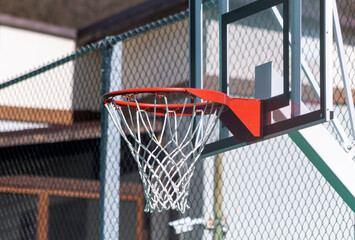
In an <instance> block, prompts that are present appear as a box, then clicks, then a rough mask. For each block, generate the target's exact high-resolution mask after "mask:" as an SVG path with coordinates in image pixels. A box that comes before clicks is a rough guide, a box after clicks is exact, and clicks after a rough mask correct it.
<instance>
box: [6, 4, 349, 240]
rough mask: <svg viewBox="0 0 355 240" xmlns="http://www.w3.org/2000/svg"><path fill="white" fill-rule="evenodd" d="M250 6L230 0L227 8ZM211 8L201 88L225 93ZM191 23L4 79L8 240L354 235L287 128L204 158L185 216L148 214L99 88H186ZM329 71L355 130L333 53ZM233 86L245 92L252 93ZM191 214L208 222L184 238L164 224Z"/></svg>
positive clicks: (176, 19) (342, 207)
mask: <svg viewBox="0 0 355 240" xmlns="http://www.w3.org/2000/svg"><path fill="white" fill-rule="evenodd" d="M246 2H248V1H231V5H232V6H231V8H232V7H238V6H241V5H243V4H245V3H246ZM249 2H250V1H249ZM348 3H349V2H348V1H338V9H339V15H340V19H341V24H342V26H344V28H343V38H344V44H345V47H346V59H347V62H346V64H347V65H348V69H349V76H350V78H351V79H350V80H351V81H352V82H351V84H352V87H353V88H354V87H355V86H354V84H355V83H354V78H353V76H355V73H354V71H355V70H354V67H353V66H354V65H355V62H354V59H355V38H354V29H355V28H354V19H353V16H354V15H355V12H354V8H351V7H348ZM304 8H305V9H304V10H305V11H310V12H312V8H309V7H307V5H305V6H304ZM314 11H316V10H314ZM203 13H204V15H203V19H204V39H205V41H204V54H205V58H204V63H205V69H204V88H207V89H214V90H217V89H218V71H219V70H218V68H219V65H218V62H219V58H218V45H214V44H215V43H218V39H219V35H218V9H217V3H216V2H208V3H206V4H205V5H204V11H203ZM188 20H189V19H188V12H187V11H185V12H182V13H179V14H176V15H174V16H171V17H169V18H165V19H162V20H160V21H157V22H154V23H151V24H148V25H146V26H143V27H141V28H138V29H134V30H133V31H130V32H127V33H125V34H122V35H119V36H114V37H108V38H105V39H103V40H102V41H100V42H98V43H95V44H92V45H89V46H86V47H84V48H81V49H79V50H77V51H76V52H75V53H73V54H72V55H69V56H67V57H65V58H62V59H60V60H58V61H55V62H53V63H52V64H49V65H46V66H44V67H41V68H38V69H37V70H35V71H32V72H29V73H27V74H24V75H21V76H19V77H17V78H14V79H12V80H9V81H7V80H2V81H1V84H0V139H1V140H0V152H1V155H0V171H1V175H0V239H41V240H42V239H99V238H100V237H101V238H103V239H139V240H143V239H355V226H354V225H355V215H354V212H353V211H352V210H351V209H350V207H349V206H348V205H347V204H346V203H345V202H344V201H343V199H342V198H341V197H340V196H339V195H338V194H337V192H336V191H335V190H334V189H333V188H332V187H331V186H330V184H329V183H327V181H326V180H325V179H324V177H323V176H322V175H321V174H320V173H319V172H318V170H317V169H316V168H315V167H314V166H313V165H312V163H311V162H310V161H309V160H308V159H307V157H306V156H305V155H304V154H303V153H302V151H300V150H299V149H298V147H297V146H296V144H295V143H294V142H293V141H292V140H291V138H290V137H288V136H287V135H283V136H280V137H276V138H273V139H270V140H266V141H262V142H259V143H257V144H254V145H250V146H246V147H242V148H239V149H236V150H232V151H228V152H225V153H222V154H219V155H217V156H213V157H209V158H206V159H201V160H200V161H198V163H197V165H196V169H195V173H194V176H193V178H192V182H191V186H190V193H189V198H188V205H189V206H190V208H189V209H188V210H187V211H186V212H185V213H184V214H181V213H177V212H175V211H171V210H170V211H163V212H160V213H159V212H153V213H147V212H144V205H145V203H144V201H145V200H144V194H143V187H142V182H141V180H140V177H139V174H138V169H137V165H136V163H135V160H134V159H133V157H132V156H131V153H130V152H129V149H128V147H127V145H126V144H125V142H124V141H123V140H121V138H120V136H119V134H118V133H117V131H116V129H115V128H114V126H113V124H112V122H111V121H110V119H109V118H108V115H107V113H106V111H104V109H103V102H102V95H103V94H104V93H105V92H108V91H111V90H118V89H129V88H142V87H145V88H146V87H167V86H169V87H172V86H181V87H188V86H189V64H188V63H189V30H188ZM244 25H250V24H249V23H244ZM305 26H307V25H306V24H305ZM261 28H262V27H261ZM274 28H275V29H277V26H274ZM303 31H304V34H305V35H311V33H310V32H308V31H310V30H309V29H307V28H306V27H304V29H303ZM311 37H312V36H310V38H311ZM254 40H255V41H258V40H257V39H254V38H250V39H249V41H254ZM255 44H256V43H255ZM258 44H259V43H258ZM305 44H306V45H307V44H310V45H312V44H314V43H312V42H311V41H309V42H306V43H305ZM275 48H278V46H277V45H275ZM310 48H311V47H308V49H310ZM304 49H307V46H305V48H304ZM317 54H318V53H315V52H314V53H313V52H309V53H308V55H310V56H312V55H314V58H316V57H317ZM334 56H337V52H336V50H334ZM314 71H319V67H318V68H317V67H315V70H314ZM333 75H334V79H335V82H334V86H333V92H334V104H335V115H336V116H337V117H338V119H339V121H340V123H341V125H342V126H343V127H344V130H345V132H346V133H348V137H349V138H350V137H351V135H350V133H351V129H350V125H349V118H348V115H347V110H346V99H345V95H344V86H343V84H342V83H341V81H340V79H341V69H340V67H339V59H338V58H337V57H335V59H334V71H333ZM246 77H247V76H246ZM231 82H232V81H231ZM239 83H240V82H239ZM233 84H237V82H234V83H233ZM233 84H232V85H231V86H230V87H231V89H238V87H239V88H241V89H242V90H243V91H245V92H246V93H245V94H244V95H248V94H251V91H253V89H252V88H253V86H248V85H243V86H242V87H240V86H237V85H236V86H233ZM249 88H250V89H249ZM175 100H176V101H177V100H178V99H172V101H175ZM327 127H328V129H329V130H330V131H332V134H333V135H334V136H335V137H336V136H337V135H336V132H335V131H334V130H333V128H332V126H330V125H329V126H328V125H327ZM217 135H218V134H216V136H213V137H212V139H211V141H214V140H216V137H217ZM142 138H143V140H142V141H147V140H148V135H145V134H144V132H143V133H142ZM144 138H146V139H144ZM217 182H218V183H219V184H220V185H218V187H215V185H216V183H217ZM183 217H191V218H193V219H195V218H202V219H204V220H205V221H207V222H209V223H210V224H209V225H208V226H210V227H209V228H208V227H206V225H195V226H194V227H193V230H192V231H189V232H186V233H181V234H176V233H175V231H174V229H173V228H172V227H171V226H169V224H168V223H169V222H171V221H173V220H176V219H180V218H183Z"/></svg>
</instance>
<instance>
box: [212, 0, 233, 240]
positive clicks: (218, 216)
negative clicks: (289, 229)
mask: <svg viewBox="0 0 355 240" xmlns="http://www.w3.org/2000/svg"><path fill="white" fill-rule="evenodd" d="M228 9H229V0H219V1H218V11H219V88H220V91H221V92H224V93H226V94H228V93H229V84H228V81H229V75H228V46H227V44H228V40H227V39H228V28H226V29H223V27H222V15H223V14H224V13H226V12H228ZM222 31H227V33H226V34H225V36H227V39H222V35H223V34H222ZM224 54H226V55H227V62H226V63H224V64H225V66H223V59H224ZM228 135H229V131H228V129H227V128H226V127H225V126H223V125H221V127H220V133H219V138H220V139H224V138H226V137H228ZM222 160H223V153H219V154H217V155H216V158H215V162H214V194H213V212H214V228H213V240H222V239H223V238H224V232H223V225H222V224H223V223H222V221H223V210H222V204H223V195H222V189H223V179H222V174H223V163H222Z"/></svg>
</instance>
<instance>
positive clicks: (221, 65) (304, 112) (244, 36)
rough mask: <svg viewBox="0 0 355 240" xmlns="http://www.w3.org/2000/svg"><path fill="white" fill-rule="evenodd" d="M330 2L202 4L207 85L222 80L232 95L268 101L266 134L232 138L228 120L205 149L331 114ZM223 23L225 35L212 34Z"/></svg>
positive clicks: (251, 139) (288, 129)
mask: <svg viewBox="0 0 355 240" xmlns="http://www.w3.org/2000/svg"><path fill="white" fill-rule="evenodd" d="M329 4H331V3H329V1H324V0H321V1H293V0H271V1H266V0H259V1H241V0H240V1H229V3H228V1H220V2H219V5H218V7H216V8H215V9H208V8H205V9H204V14H205V18H204V19H207V20H205V21H206V22H204V29H206V30H205V31H206V32H205V36H206V39H204V41H205V44H204V45H205V46H206V47H205V49H204V54H205V56H204V59H205V67H204V69H205V70H204V74H205V75H204V82H203V87H204V88H214V87H216V86H217V84H218V88H219V90H220V91H222V92H225V93H227V94H228V95H229V96H230V97H241V98H252V99H261V100H262V102H263V104H262V107H263V112H262V116H263V117H262V118H263V119H262V121H261V124H262V126H261V128H262V136H261V137H256V138H255V137H249V138H245V137H239V138H238V137H236V138H233V136H232V135H231V134H230V133H228V131H227V130H226V128H225V127H224V126H222V127H221V130H220V134H219V135H220V136H219V139H220V140H218V141H216V142H214V143H211V144H209V145H207V146H206V149H205V152H204V153H205V154H206V155H212V154H215V153H218V152H221V149H223V151H225V150H228V149H232V148H235V147H237V146H243V145H245V144H249V143H251V142H255V141H259V140H262V139H267V138H271V137H275V136H279V135H282V134H285V133H289V132H291V131H294V130H297V129H301V128H305V127H308V126H312V125H315V124H319V123H322V122H325V121H328V120H330V119H331V118H332V107H331V106H332V89H331V87H329V86H331V84H329V83H331V67H329V64H330V63H331V51H332V36H331V35H332V34H330V33H331V32H332V22H331V21H332V20H331V19H332V18H331V12H329V9H332V8H331V6H329ZM213 11H214V12H213ZM330 11H331V10H330ZM217 12H218V14H217ZM216 16H218V18H217V17H216ZM217 29H218V32H219V43H217V42H213V40H212V38H210V39H209V38H208V36H210V35H211V32H213V31H216V30H217ZM218 49H220V50H218ZM217 58H218V59H219V61H218V63H217V64H216V59H217ZM216 79H218V80H216ZM217 81H218V83H217ZM243 136H244V135H243Z"/></svg>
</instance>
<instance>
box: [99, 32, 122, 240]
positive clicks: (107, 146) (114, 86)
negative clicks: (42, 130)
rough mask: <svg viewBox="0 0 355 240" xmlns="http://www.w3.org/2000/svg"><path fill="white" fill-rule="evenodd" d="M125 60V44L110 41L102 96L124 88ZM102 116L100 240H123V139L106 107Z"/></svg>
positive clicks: (104, 61)
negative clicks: (120, 220) (121, 161)
mask: <svg viewBox="0 0 355 240" xmlns="http://www.w3.org/2000/svg"><path fill="white" fill-rule="evenodd" d="M113 55H115V56H116V57H117V58H116V59H118V61H115V58H113ZM121 59H122V43H121V42H118V43H115V44H114V45H111V44H110V42H109V39H108V38H106V39H105V41H104V46H103V48H102V95H103V94H104V93H107V92H109V91H113V90H119V89H120V88H121ZM114 68H115V69H114ZM113 69H114V70H113ZM101 114H102V115H101V146H100V153H101V154H100V200H99V204H100V206H99V207H100V215H99V239H100V240H102V239H119V190H120V135H119V133H118V131H116V129H115V128H114V126H113V122H111V121H109V117H108V113H107V112H106V109H104V107H102V110H101Z"/></svg>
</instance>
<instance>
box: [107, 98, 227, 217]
mask: <svg viewBox="0 0 355 240" xmlns="http://www.w3.org/2000/svg"><path fill="white" fill-rule="evenodd" d="M123 97H124V99H125V101H126V102H127V106H120V105H118V104H116V102H115V101H114V99H110V100H109V101H106V104H105V106H106V108H107V110H108V111H109V114H110V115H111V117H112V120H113V121H114V123H115V125H116V127H117V129H118V131H119V132H120V134H121V136H122V138H123V139H124V140H125V141H126V142H127V144H128V147H129V149H130V151H131V153H132V155H133V157H134V159H135V160H136V162H137V164H138V170H139V174H140V177H141V179H142V182H143V188H144V194H145V198H146V207H145V211H150V212H152V211H154V210H157V211H162V210H167V209H175V210H178V211H180V212H185V210H186V208H187V207H188V206H187V196H188V191H189V185H190V181H191V177H192V175H193V171H194V167H195V163H196V161H197V160H198V158H199V157H200V155H201V153H202V150H203V148H204V146H205V144H206V142H207V140H208V138H209V136H210V135H211V133H212V132H213V129H214V127H215V126H216V123H217V120H218V118H219V116H220V114H221V113H222V111H223V108H224V105H220V104H215V103H213V102H205V103H206V104H205V105H203V106H204V107H203V108H201V107H197V104H196V102H197V100H196V98H195V97H193V96H191V95H186V97H185V99H184V104H183V107H182V108H180V109H179V111H177V110H176V109H174V108H170V109H169V106H172V105H168V98H167V96H166V94H163V95H159V94H155V96H154V107H153V108H151V109H150V110H149V111H147V109H146V108H143V107H142V105H140V104H139V103H138V101H137V98H136V97H135V96H134V95H130V96H123ZM191 99H193V100H191ZM158 100H162V101H163V102H164V105H165V106H164V108H163V109H164V110H163V112H160V113H158V112H159V109H158V108H157V107H156V106H157V101H158ZM190 101H193V103H192V104H191V103H190ZM200 101H203V100H200ZM129 102H133V103H134V107H132V105H131V106H129ZM187 105H189V107H186V106H187ZM160 109H162V108H160ZM191 110H192V111H191ZM187 112H189V113H188V114H187ZM184 115H188V116H184ZM143 132H144V133H147V134H148V136H149V139H150V140H149V141H148V143H143V142H142V133H143Z"/></svg>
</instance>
